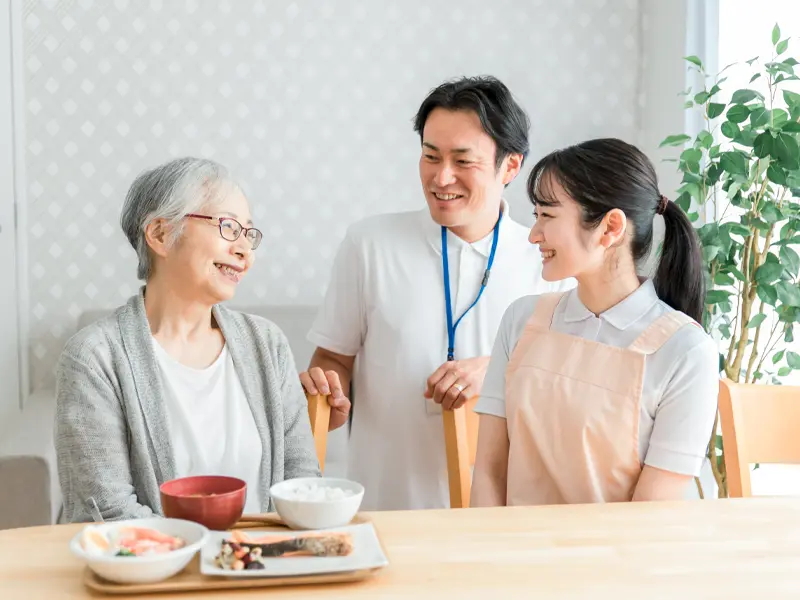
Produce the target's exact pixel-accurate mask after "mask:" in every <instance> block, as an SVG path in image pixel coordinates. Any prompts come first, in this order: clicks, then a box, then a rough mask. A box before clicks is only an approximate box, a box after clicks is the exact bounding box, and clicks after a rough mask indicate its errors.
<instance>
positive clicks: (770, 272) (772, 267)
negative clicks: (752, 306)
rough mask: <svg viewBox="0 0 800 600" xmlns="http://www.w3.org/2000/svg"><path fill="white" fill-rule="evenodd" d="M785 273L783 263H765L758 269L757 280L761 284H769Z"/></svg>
mask: <svg viewBox="0 0 800 600" xmlns="http://www.w3.org/2000/svg"><path fill="white" fill-rule="evenodd" d="M781 273H783V265H781V264H779V263H778V264H776V263H769V262H767V263H764V264H763V265H761V266H760V267H758V269H757V270H756V282H758V284H759V285H769V284H771V283H774V282H775V281H777V279H778V278H779V277H780V276H781Z"/></svg>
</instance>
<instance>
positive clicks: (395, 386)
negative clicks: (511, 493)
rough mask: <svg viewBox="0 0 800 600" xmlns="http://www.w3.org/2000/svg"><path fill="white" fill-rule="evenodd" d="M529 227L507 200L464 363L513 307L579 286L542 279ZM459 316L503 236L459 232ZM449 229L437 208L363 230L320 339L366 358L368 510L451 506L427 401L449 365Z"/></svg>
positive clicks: (357, 413) (363, 459)
mask: <svg viewBox="0 0 800 600" xmlns="http://www.w3.org/2000/svg"><path fill="white" fill-rule="evenodd" d="M527 238H528V229H527V228H525V227H523V226H522V225H520V224H519V223H516V222H514V221H513V220H512V219H511V217H510V214H509V210H508V205H507V204H505V203H504V216H503V220H502V222H501V226H500V233H499V238H498V245H497V251H496V256H495V261H494V265H493V268H492V272H491V276H490V279H489V284H488V286H487V287H486V289H485V291H484V293H483V295H482V296H481V299H480V301H479V302H478V304H477V305H476V306H475V307H474V308H473V309H472V310H471V311H470V312H469V313H468V314H467V316H466V317H464V319H463V320H462V321H461V323H460V324H459V326H458V329H457V331H456V338H455V358H456V360H458V359H463V358H472V357H476V356H488V355H489V354H490V353H491V349H492V344H493V342H494V338H495V335H496V333H497V328H498V326H499V325H500V319H501V318H502V315H503V313H504V312H505V310H506V308H507V307H508V306H509V305H510V304H511V303H512V302H513V301H514V300H516V299H517V298H519V297H521V296H524V295H526V294H536V293H543V292H547V291H550V290H555V289H561V288H564V287H571V285H572V284H567V283H560V284H548V283H546V282H545V281H543V280H542V279H541V275H540V274H541V257H540V254H539V252H538V250H537V249H536V247H535V246H533V245H531V244H530V243H529V242H528V239H527ZM447 240H448V242H447V243H448V254H449V264H450V282H451V301H452V303H453V305H454V308H453V320H454V321H456V320H457V319H458V318H459V317H460V316H461V315H462V313H463V312H464V310H465V309H466V308H467V307H468V306H469V305H470V304H472V302H473V301H474V300H475V297H476V295H477V293H478V290H479V288H480V283H481V280H482V278H483V274H484V271H485V269H486V265H487V261H488V257H489V253H490V250H491V245H492V234H491V233H490V234H489V235H488V236H486V238H484V239H482V240H479V241H477V242H475V243H473V244H469V243H467V242H465V241H463V240H461V239H460V238H458V237H456V236H455V235H453V234H452V233H449V232H448V235H447ZM442 278H443V270H442V253H441V228H440V226H439V225H437V224H436V223H435V222H434V221H433V220H432V219H431V216H430V213H429V211H428V209H427V208H425V209H423V210H421V211H415V212H406V213H398V214H387V215H379V216H375V217H370V218H367V219H365V220H363V221H361V222H359V223H356V224H355V225H353V226H351V227H350V229H349V230H348V232H347V235H346V237H345V239H344V241H343V242H342V244H341V246H340V248H339V251H338V253H337V256H336V260H335V262H334V265H333V272H332V277H331V281H330V284H329V287H328V290H327V293H326V296H325V299H324V302H323V304H322V306H321V309H320V311H319V314H318V316H317V318H316V320H315V322H314V324H313V326H312V329H311V331H310V333H309V335H308V339H309V340H310V341H311V342H312V343H313V344H315V345H317V346H319V347H322V348H325V349H327V350H329V351H332V352H336V353H339V354H344V355H347V356H356V357H357V358H356V363H355V367H354V373H353V382H352V384H353V388H354V389H353V398H352V400H353V422H352V429H351V432H350V442H349V447H348V477H350V478H352V479H355V480H356V481H359V482H361V483H362V484H363V485H364V486H365V494H364V501H363V504H362V507H363V508H364V510H392V509H426V508H445V507H447V506H449V492H448V486H447V462H446V457H445V449H444V430H443V425H442V416H441V406H440V405H438V404H435V403H433V401H431V400H427V399H425V397H424V396H423V393H424V391H425V384H426V380H427V379H428V377H430V376H431V375H432V374H433V372H434V371H435V370H436V369H437V368H438V367H439V366H441V365H442V363H444V362H445V361H446V360H447V325H446V317H445V305H444V285H443V279H442Z"/></svg>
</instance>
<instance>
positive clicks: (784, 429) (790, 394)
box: [719, 379, 800, 498]
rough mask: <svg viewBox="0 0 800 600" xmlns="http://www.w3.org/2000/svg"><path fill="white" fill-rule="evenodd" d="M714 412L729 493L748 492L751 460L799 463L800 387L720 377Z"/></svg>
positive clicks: (740, 495)
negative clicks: (720, 430)
mask: <svg viewBox="0 0 800 600" xmlns="http://www.w3.org/2000/svg"><path fill="white" fill-rule="evenodd" d="M719 416H720V425H721V427H722V440H723V444H724V447H723V456H724V458H725V470H726V472H727V477H728V495H729V496H730V497H731V498H743V497H750V496H752V495H753V494H752V490H751V489H750V465H751V464H752V463H767V464H769V463H773V464H795V463H800V435H798V433H797V427H798V424H800V387H797V386H784V385H760V384H741V383H734V382H732V381H729V380H726V379H723V380H721V381H720V386H719Z"/></svg>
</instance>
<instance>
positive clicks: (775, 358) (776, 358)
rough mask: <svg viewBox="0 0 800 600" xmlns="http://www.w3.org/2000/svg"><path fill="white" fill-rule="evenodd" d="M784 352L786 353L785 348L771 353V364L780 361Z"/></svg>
mask: <svg viewBox="0 0 800 600" xmlns="http://www.w3.org/2000/svg"><path fill="white" fill-rule="evenodd" d="M785 353H786V351H785V350H780V351H779V352H776V353H775V354H773V355H772V364H773V365H777V364H778V363H779V362H781V359H782V358H783V355H784V354H785Z"/></svg>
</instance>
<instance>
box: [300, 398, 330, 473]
mask: <svg viewBox="0 0 800 600" xmlns="http://www.w3.org/2000/svg"><path fill="white" fill-rule="evenodd" d="M306 400H307V401H308V418H309V420H310V421H311V433H312V434H314V446H315V448H316V450H317V460H319V470H320V472H322V473H325V454H326V452H327V451H328V424H329V422H330V419H331V407H330V405H329V404H328V397H327V396H323V395H322V394H317V395H316V396H310V395H308V394H306Z"/></svg>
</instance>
